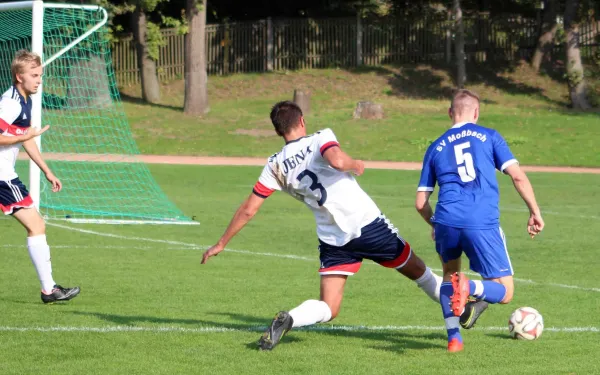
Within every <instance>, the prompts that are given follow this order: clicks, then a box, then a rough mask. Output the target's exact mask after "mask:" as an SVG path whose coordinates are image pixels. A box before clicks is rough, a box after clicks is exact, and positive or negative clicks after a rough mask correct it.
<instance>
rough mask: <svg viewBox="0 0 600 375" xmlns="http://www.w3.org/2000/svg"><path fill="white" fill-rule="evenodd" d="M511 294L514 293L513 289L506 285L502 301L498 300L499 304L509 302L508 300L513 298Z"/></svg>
mask: <svg viewBox="0 0 600 375" xmlns="http://www.w3.org/2000/svg"><path fill="white" fill-rule="evenodd" d="M513 295H514V289H513V288H511V287H506V294H505V295H504V298H503V299H502V301H500V303H501V304H507V303H510V301H512V299H513Z"/></svg>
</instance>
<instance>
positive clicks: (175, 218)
mask: <svg viewBox="0 0 600 375" xmlns="http://www.w3.org/2000/svg"><path fill="white" fill-rule="evenodd" d="M106 20H107V13H106V11H105V10H104V9H103V8H101V7H98V6H82V5H66V4H50V3H42V2H41V1H24V2H14V3H0V90H2V92H4V91H5V90H7V89H8V88H9V87H10V86H11V85H12V79H11V73H10V64H11V61H12V58H13V56H14V54H15V52H16V51H18V50H20V49H27V50H32V51H34V52H37V53H38V54H40V55H41V56H42V60H43V64H44V76H43V85H42V87H43V88H42V90H43V91H42V93H39V92H38V93H37V94H36V95H34V96H33V106H34V107H33V110H32V126H36V127H39V126H40V125H41V124H43V125H50V130H49V131H47V132H46V133H44V134H43V135H42V136H41V137H38V141H39V142H41V145H40V146H41V150H42V154H43V156H44V158H45V160H46V162H47V163H48V165H49V166H50V168H51V169H52V170H53V171H54V173H55V174H56V176H57V177H58V178H59V179H61V181H62V182H63V190H62V191H61V192H59V193H53V192H52V191H51V186H50V185H49V184H48V183H47V181H46V180H45V178H43V177H42V178H40V171H39V169H37V167H36V166H35V164H34V163H33V162H20V163H21V164H20V165H19V166H18V172H20V173H19V175H20V176H21V177H22V178H23V180H24V181H27V183H28V186H29V188H30V190H31V195H32V198H33V199H34V201H35V202H36V203H37V204H39V210H40V213H42V215H44V216H45V217H47V218H50V219H66V220H70V221H75V222H92V223H157V224H162V223H178V224H191V223H195V222H194V221H192V220H191V219H189V218H188V217H186V216H185V215H184V214H183V213H182V212H181V210H179V209H178V208H177V207H176V206H175V205H174V204H173V203H172V202H171V201H170V200H169V198H168V197H167V196H166V195H165V194H164V193H163V191H162V190H161V188H160V187H159V186H158V184H157V183H156V181H155V180H154V178H153V177H152V175H151V173H150V171H149V169H148V167H147V166H146V164H144V163H143V162H141V161H139V158H138V156H139V150H138V147H137V145H136V143H135V140H134V137H133V134H132V132H131V129H130V127H129V124H128V122H127V118H126V116H125V112H124V110H123V105H122V103H121V100H120V97H119V91H118V89H117V86H116V81H115V76H114V71H113V67H112V61H111V53H110V41H109V38H108V33H107V28H106V26H105V24H106ZM21 154H22V155H23V154H25V153H24V152H21ZM27 167H29V179H27V178H26V177H27V173H23V172H26V169H27Z"/></svg>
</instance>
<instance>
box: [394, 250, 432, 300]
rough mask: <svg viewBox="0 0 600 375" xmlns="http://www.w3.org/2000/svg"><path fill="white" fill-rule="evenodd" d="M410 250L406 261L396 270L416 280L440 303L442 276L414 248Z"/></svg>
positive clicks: (419, 285)
mask: <svg viewBox="0 0 600 375" xmlns="http://www.w3.org/2000/svg"><path fill="white" fill-rule="evenodd" d="M409 251H410V254H409V255H408V259H407V261H406V263H404V264H403V265H401V266H400V267H397V268H396V270H397V271H398V272H400V273H401V274H402V275H404V276H406V277H407V278H409V279H411V280H412V281H414V282H415V283H416V284H417V286H418V287H419V288H421V289H422V290H423V291H424V292H425V294H427V295H428V296H429V298H431V299H432V300H433V301H434V302H436V303H439V302H440V286H441V284H442V278H441V277H439V276H438V275H436V274H435V273H433V272H432V271H431V269H430V268H429V267H427V265H426V264H425V262H423V260H422V259H421V258H419V257H418V256H417V254H415V253H414V252H413V251H412V249H409Z"/></svg>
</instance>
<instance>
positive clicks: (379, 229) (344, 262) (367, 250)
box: [319, 215, 412, 275]
mask: <svg viewBox="0 0 600 375" xmlns="http://www.w3.org/2000/svg"><path fill="white" fill-rule="evenodd" d="M319 243H320V245H319V253H320V260H321V268H320V269H319V274H321V275H353V274H355V273H356V272H358V270H359V269H360V266H361V264H362V260H363V259H370V260H372V261H374V262H377V263H379V264H380V265H382V266H384V267H388V268H396V269H400V268H402V267H404V265H405V264H406V262H408V260H409V259H410V256H411V254H412V251H411V249H410V245H409V244H408V243H407V242H406V241H404V239H402V237H400V235H398V230H397V229H396V228H395V227H394V225H393V224H392V223H391V222H390V221H389V220H388V219H387V218H386V217H385V216H384V215H381V216H379V217H378V218H377V219H375V221H373V222H372V223H370V224H368V225H365V226H364V227H363V228H362V229H361V235H360V237H358V238H355V239H353V240H351V241H350V242H348V243H347V244H345V245H344V246H332V245H329V244H326V243H325V242H323V241H321V240H319Z"/></svg>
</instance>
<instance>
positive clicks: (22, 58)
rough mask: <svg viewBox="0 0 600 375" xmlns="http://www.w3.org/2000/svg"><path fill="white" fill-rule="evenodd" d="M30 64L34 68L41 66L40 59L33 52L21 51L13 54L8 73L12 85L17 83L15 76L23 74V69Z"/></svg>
mask: <svg viewBox="0 0 600 375" xmlns="http://www.w3.org/2000/svg"><path fill="white" fill-rule="evenodd" d="M30 64H35V67H36V68H37V67H38V66H40V65H42V58H41V57H40V55H38V54H37V53H35V52H30V51H27V50H26V49H22V50H19V51H17V53H15V57H14V58H13V61H12V64H10V72H11V73H12V79H13V83H17V82H18V81H17V74H23V73H24V72H25V67H26V66H27V65H30Z"/></svg>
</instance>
